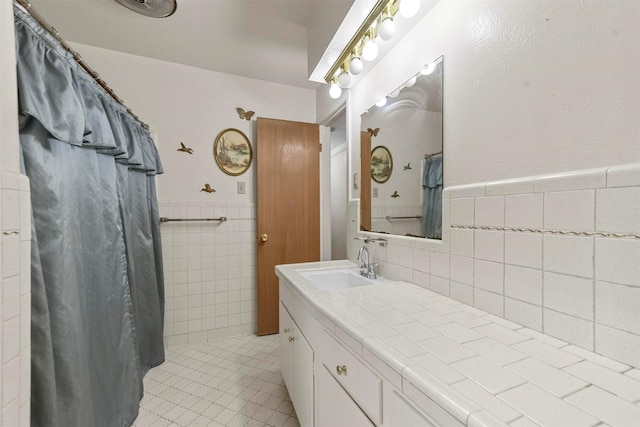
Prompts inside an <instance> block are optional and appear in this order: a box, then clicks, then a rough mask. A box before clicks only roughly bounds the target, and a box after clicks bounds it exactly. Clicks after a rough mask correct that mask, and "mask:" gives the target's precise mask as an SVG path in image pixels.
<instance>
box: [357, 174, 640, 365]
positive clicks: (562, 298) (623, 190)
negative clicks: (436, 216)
mask: <svg viewBox="0 0 640 427" xmlns="http://www.w3.org/2000/svg"><path fill="white" fill-rule="evenodd" d="M358 217H359V211H358V201H357V200H355V201H352V202H350V204H349V219H350V224H349V232H350V237H352V239H349V258H350V259H352V260H355V257H356V253H357V249H358V248H359V246H360V245H361V242H360V241H357V240H355V238H356V237H357V236H358V232H357V230H358ZM377 236H380V235H377ZM382 237H385V238H387V240H388V243H389V244H388V245H387V246H386V247H381V246H379V245H376V244H375V243H369V244H368V245H369V246H370V250H371V252H372V254H373V256H374V260H375V261H379V262H380V273H381V274H382V275H383V276H386V277H389V278H392V279H399V280H405V281H408V282H412V283H415V284H417V285H419V286H422V287H425V288H428V289H431V290H433V291H435V292H438V293H440V294H443V295H446V296H449V297H451V298H453V299H456V300H458V301H461V302H464V303H466V304H469V305H471V306H474V307H477V308H479V309H482V310H485V311H488V312H490V313H493V314H495V315H497V316H500V317H502V318H505V319H508V320H511V321H514V322H516V323H519V324H521V325H524V326H527V327H529V328H532V329H535V330H537V331H541V332H544V333H545V334H547V335H551V336H554V337H557V338H560V339H562V340H565V341H568V342H570V343H572V344H575V345H576V346H579V347H582V348H585V349H587V350H591V351H594V352H596V353H600V354H602V355H605V356H608V357H611V358H612V359H615V360H618V361H621V362H623V363H627V364H629V365H632V366H634V367H639V366H640V310H638V307H639V306H640V164H634V165H625V166H617V167H611V168H601V169H594V170H586V171H577V172H572V173H563V174H556V175H545V176H538V177H529V178H521V179H514V180H506V181H496V182H487V183H479V184H474V185H466V186H457V187H449V188H446V189H445V191H444V192H443V240H442V242H438V241H433V240H426V239H416V238H409V237H400V236H384V235H383V236H382Z"/></svg>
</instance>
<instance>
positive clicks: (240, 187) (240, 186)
mask: <svg viewBox="0 0 640 427" xmlns="http://www.w3.org/2000/svg"><path fill="white" fill-rule="evenodd" d="M246 192H247V190H246V188H245V185H244V181H238V194H245V193H246Z"/></svg>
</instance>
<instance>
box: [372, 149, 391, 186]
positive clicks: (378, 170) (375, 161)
mask: <svg viewBox="0 0 640 427" xmlns="http://www.w3.org/2000/svg"><path fill="white" fill-rule="evenodd" d="M391 172H393V157H391V152H390V151H389V149H388V148H387V147H385V146H382V145H379V146H377V147H375V148H374V149H373V150H371V179H373V180H374V181H375V182H377V183H378V184H383V183H385V182H387V181H388V180H389V178H391Z"/></svg>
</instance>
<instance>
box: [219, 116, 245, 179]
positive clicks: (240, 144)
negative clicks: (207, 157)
mask: <svg viewBox="0 0 640 427" xmlns="http://www.w3.org/2000/svg"><path fill="white" fill-rule="evenodd" d="M213 157H214V158H215V160H216V164H217V165H218V167H219V168H220V169H222V172H224V173H226V174H227V175H231V176H238V175H242V174H243V173H245V172H246V171H247V170H248V169H249V167H251V163H252V162H253V149H252V147H251V142H249V138H247V136H246V135H245V134H244V133H243V132H242V131H241V130H239V129H234V128H228V129H225V130H223V131H221V132H220V133H219V134H218V136H216V140H215V142H214V144H213Z"/></svg>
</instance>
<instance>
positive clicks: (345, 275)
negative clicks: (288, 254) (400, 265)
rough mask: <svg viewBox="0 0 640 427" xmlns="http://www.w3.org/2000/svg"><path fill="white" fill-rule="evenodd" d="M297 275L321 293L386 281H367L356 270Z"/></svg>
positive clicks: (310, 271)
mask: <svg viewBox="0 0 640 427" xmlns="http://www.w3.org/2000/svg"><path fill="white" fill-rule="evenodd" d="M299 273H300V274H301V275H302V276H303V277H304V278H305V279H307V280H308V281H309V282H311V284H312V285H313V286H314V287H315V288H317V289H319V290H322V291H332V290H336V289H346V288H357V287H360V286H371V285H376V284H380V283H382V282H386V281H387V280H386V279H383V278H378V279H367V278H366V277H363V276H361V275H360V274H359V269H358V268H336V269H328V270H308V271H300V272H299Z"/></svg>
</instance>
